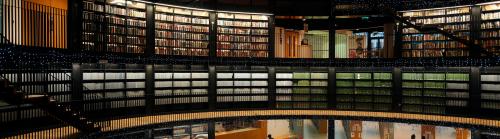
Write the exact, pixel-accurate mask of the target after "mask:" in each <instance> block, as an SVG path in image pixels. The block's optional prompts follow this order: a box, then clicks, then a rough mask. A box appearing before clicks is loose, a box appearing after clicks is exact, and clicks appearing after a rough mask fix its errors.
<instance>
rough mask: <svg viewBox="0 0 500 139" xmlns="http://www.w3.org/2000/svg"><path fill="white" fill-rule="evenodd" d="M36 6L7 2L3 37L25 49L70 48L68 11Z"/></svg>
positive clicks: (24, 0) (13, 0)
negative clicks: (68, 42) (67, 21)
mask: <svg viewBox="0 0 500 139" xmlns="http://www.w3.org/2000/svg"><path fill="white" fill-rule="evenodd" d="M35 2H36V1H35ZM35 2H33V1H32V0H29V1H28V0H4V1H3V3H2V4H1V7H2V10H3V11H2V19H1V32H2V35H3V36H4V37H5V39H7V40H8V41H10V42H11V43H13V44H15V45H20V46H23V47H44V48H62V49H65V48H67V35H66V31H67V23H66V18H67V10H66V9H67V8H55V7H51V6H52V5H50V4H43V2H42V3H40V2H36V3H35ZM47 2H48V1H47Z"/></svg>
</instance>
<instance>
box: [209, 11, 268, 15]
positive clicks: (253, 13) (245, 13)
mask: <svg viewBox="0 0 500 139" xmlns="http://www.w3.org/2000/svg"><path fill="white" fill-rule="evenodd" d="M217 12H218V13H232V14H251V15H273V14H271V13H251V12H234V11H217Z"/></svg>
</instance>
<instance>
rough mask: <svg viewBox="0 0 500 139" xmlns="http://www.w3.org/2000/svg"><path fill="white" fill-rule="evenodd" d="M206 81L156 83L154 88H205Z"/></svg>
mask: <svg viewBox="0 0 500 139" xmlns="http://www.w3.org/2000/svg"><path fill="white" fill-rule="evenodd" d="M207 86H208V81H156V82H155V87H207Z"/></svg>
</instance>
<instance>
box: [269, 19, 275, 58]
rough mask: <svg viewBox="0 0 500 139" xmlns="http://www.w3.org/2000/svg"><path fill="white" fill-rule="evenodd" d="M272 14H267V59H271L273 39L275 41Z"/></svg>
mask: <svg viewBox="0 0 500 139" xmlns="http://www.w3.org/2000/svg"><path fill="white" fill-rule="evenodd" d="M274 26H275V24H274V15H273V16H269V23H268V27H269V33H268V34H269V42H268V45H269V48H268V58H269V60H273V59H274V57H275V55H274V51H275V50H274V47H275V46H274V44H275V43H274V41H275V38H274Z"/></svg>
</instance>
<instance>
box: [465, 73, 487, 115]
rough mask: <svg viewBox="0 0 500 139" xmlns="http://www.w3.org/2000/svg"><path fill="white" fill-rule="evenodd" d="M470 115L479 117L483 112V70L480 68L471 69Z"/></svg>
mask: <svg viewBox="0 0 500 139" xmlns="http://www.w3.org/2000/svg"><path fill="white" fill-rule="evenodd" d="M469 114H473V115H472V116H478V115H481V114H485V113H482V111H481V70H480V68H479V67H471V69H470V74H469Z"/></svg>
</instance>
